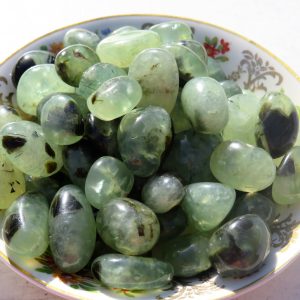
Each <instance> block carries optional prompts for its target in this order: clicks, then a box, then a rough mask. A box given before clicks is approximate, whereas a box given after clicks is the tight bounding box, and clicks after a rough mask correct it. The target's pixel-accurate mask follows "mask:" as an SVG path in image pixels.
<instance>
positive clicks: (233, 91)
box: [220, 80, 243, 98]
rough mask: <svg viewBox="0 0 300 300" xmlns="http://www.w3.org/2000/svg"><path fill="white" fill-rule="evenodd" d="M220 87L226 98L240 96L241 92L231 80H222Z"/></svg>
mask: <svg viewBox="0 0 300 300" xmlns="http://www.w3.org/2000/svg"><path fill="white" fill-rule="evenodd" d="M220 84H221V86H222V87H223V89H224V91H225V94H226V96H227V98H230V97H232V96H234V95H239V94H242V93H243V91H242V89H241V88H240V86H239V85H238V84H237V82H235V81H233V80H224V81H221V82H220Z"/></svg>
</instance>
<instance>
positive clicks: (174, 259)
mask: <svg viewBox="0 0 300 300" xmlns="http://www.w3.org/2000/svg"><path fill="white" fill-rule="evenodd" d="M208 245H209V244H208V239H207V238H205V237H203V236H201V235H199V234H191V235H184V236H180V237H177V238H175V239H172V240H170V241H167V242H164V243H159V244H158V245H157V246H156V247H155V248H154V251H153V252H154V256H155V257H156V258H158V259H160V260H162V261H164V262H166V263H169V264H171V265H172V267H173V269H174V276H180V277H191V276H195V275H197V274H199V273H201V272H203V271H206V270H208V269H209V268H210V267H211V263H210V260H209V257H208Z"/></svg>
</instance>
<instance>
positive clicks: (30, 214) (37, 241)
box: [2, 193, 49, 257]
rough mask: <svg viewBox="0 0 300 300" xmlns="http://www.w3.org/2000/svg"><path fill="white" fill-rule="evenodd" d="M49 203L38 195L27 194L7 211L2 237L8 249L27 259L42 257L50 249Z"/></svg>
mask: <svg viewBox="0 0 300 300" xmlns="http://www.w3.org/2000/svg"><path fill="white" fill-rule="evenodd" d="M48 211H49V208H48V203H47V200H46V198H45V197H44V196H43V195H41V194H38V193H25V194H23V195H22V196H20V197H19V198H17V200H16V201H14V202H13V204H12V205H11V206H10V207H9V208H8V209H7V210H6V212H5V216H4V220H3V227H2V236H3V239H4V241H5V244H6V247H7V248H8V249H9V250H11V251H13V252H15V253H17V254H19V255H21V256H26V257H37V256H40V255H42V254H43V253H44V252H45V251H46V250H47V248H48V244H49V238H48Z"/></svg>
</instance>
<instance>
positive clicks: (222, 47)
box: [220, 39, 230, 54]
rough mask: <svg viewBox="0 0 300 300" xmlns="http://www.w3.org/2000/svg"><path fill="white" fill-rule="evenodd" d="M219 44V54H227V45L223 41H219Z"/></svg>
mask: <svg viewBox="0 0 300 300" xmlns="http://www.w3.org/2000/svg"><path fill="white" fill-rule="evenodd" d="M220 44H221V53H222V54H224V53H226V52H228V51H229V50H230V48H229V43H228V42H225V40H224V39H221V40H220Z"/></svg>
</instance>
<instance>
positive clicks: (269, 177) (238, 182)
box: [210, 141, 276, 192]
mask: <svg viewBox="0 0 300 300" xmlns="http://www.w3.org/2000/svg"><path fill="white" fill-rule="evenodd" d="M210 167H211V171H212V173H213V175H214V176H215V177H216V178H217V179H218V180H219V181H220V182H222V183H224V184H226V185H229V186H231V187H233V188H235V189H236V190H239V191H243V192H257V191H261V190H263V189H265V188H267V187H268V186H270V185H271V184H272V183H273V181H274V179H275V173H276V167H275V164H274V162H273V160H272V158H271V156H270V155H269V154H268V153H267V152H266V151H265V150H263V149H261V148H258V147H254V146H251V145H249V144H246V143H244V142H240V141H226V142H223V143H221V144H220V145H219V146H217V148H216V149H215V150H214V152H213V153H212V155H211V159H210Z"/></svg>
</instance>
